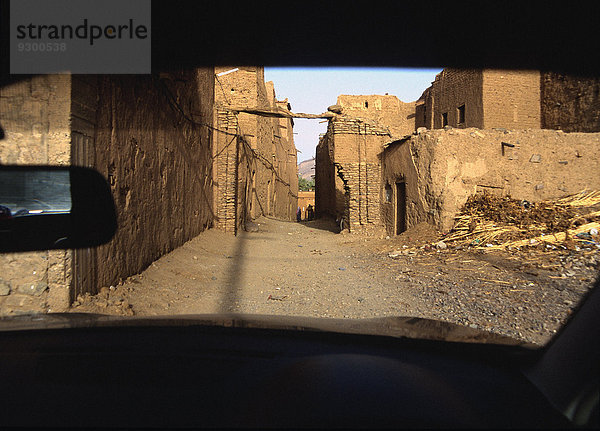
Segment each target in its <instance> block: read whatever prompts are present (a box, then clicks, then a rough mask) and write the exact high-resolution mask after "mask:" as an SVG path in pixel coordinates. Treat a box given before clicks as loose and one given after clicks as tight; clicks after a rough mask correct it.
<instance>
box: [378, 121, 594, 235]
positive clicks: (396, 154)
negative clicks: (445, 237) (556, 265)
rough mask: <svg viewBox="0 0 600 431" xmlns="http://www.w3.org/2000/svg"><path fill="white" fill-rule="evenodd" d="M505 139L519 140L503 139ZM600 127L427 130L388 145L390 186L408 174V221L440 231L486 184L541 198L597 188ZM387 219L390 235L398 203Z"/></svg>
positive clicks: (387, 210) (386, 211) (387, 206)
mask: <svg viewBox="0 0 600 431" xmlns="http://www.w3.org/2000/svg"><path fill="white" fill-rule="evenodd" d="M502 142H505V143H507V144H510V145H514V147H509V146H504V153H503V151H502V148H503V145H502ZM599 164H600V133H563V132H561V131H552V130H540V129H536V130H533V129H527V130H507V131H506V132H503V131H499V130H487V129H486V130H480V129H476V128H469V129H451V130H430V131H425V132H422V133H419V134H415V135H413V136H412V137H410V138H409V139H407V140H405V141H403V142H396V143H394V144H392V145H390V146H389V147H388V148H386V150H385V152H384V155H383V168H382V170H383V171H382V185H381V190H382V193H385V185H386V184H391V185H393V184H394V183H395V182H396V181H402V180H403V181H406V195H407V197H406V209H407V220H406V224H407V227H408V228H410V227H411V226H414V225H415V224H417V223H419V222H422V221H426V222H428V223H430V224H432V225H435V226H436V227H437V228H438V229H440V230H442V231H447V230H449V229H450V228H451V227H452V225H453V219H454V216H455V215H456V214H457V213H458V211H459V210H460V208H461V207H462V205H463V204H464V203H465V202H466V200H467V198H468V197H469V196H470V195H472V194H474V193H477V192H483V191H489V192H492V193H497V194H500V195H504V196H512V197H513V198H515V199H525V200H529V201H533V202H536V201H540V200H544V199H554V198H560V197H564V196H567V195H570V194H574V193H577V192H580V191H582V190H584V189H595V190H599V189H600V176H599V175H597V170H598V165H599ZM394 201H395V196H393V197H392V200H391V203H386V202H384V203H383V204H382V210H381V211H382V218H383V221H384V223H385V226H386V230H387V232H388V234H393V229H394V220H393V218H394V212H393V211H394V209H393V203H394Z"/></svg>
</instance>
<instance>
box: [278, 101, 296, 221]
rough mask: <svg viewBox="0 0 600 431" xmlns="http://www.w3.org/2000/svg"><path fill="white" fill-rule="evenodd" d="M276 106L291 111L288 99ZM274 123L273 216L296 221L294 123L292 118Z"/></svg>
mask: <svg viewBox="0 0 600 431" xmlns="http://www.w3.org/2000/svg"><path fill="white" fill-rule="evenodd" d="M275 106H276V107H278V108H279V109H285V110H288V111H289V110H290V105H289V103H288V101H287V99H285V100H282V101H278V100H275ZM273 122H274V129H273V133H274V139H273V146H274V149H275V151H274V154H275V160H276V169H277V172H278V175H276V176H275V178H274V180H275V193H274V194H273V211H274V212H273V216H274V217H276V218H278V219H281V220H289V221H294V220H295V219H296V209H297V207H298V167H297V164H298V161H297V153H296V146H295V145H294V130H293V125H294V122H293V119H291V118H275V119H274V120H273Z"/></svg>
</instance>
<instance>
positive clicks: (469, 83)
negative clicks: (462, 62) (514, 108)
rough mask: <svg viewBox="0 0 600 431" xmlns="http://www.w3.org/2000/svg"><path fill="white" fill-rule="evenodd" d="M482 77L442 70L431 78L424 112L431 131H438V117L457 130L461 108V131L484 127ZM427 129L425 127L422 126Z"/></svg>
mask: <svg viewBox="0 0 600 431" xmlns="http://www.w3.org/2000/svg"><path fill="white" fill-rule="evenodd" d="M482 86H483V73H482V71H481V70H463V69H451V68H448V69H444V70H443V71H442V72H441V73H439V74H438V75H437V76H436V77H435V81H434V82H433V84H432V86H431V94H430V95H429V96H430V97H429V98H428V100H427V102H429V103H431V105H430V106H427V107H426V109H427V111H428V112H429V113H431V115H432V116H433V128H434V129H441V128H442V127H443V125H442V114H444V113H446V114H447V116H448V125H450V126H452V127H458V126H459V123H458V107H459V106H461V105H465V123H464V125H463V126H461V127H480V128H483V127H484V107H483V88H482ZM426 127H427V126H426Z"/></svg>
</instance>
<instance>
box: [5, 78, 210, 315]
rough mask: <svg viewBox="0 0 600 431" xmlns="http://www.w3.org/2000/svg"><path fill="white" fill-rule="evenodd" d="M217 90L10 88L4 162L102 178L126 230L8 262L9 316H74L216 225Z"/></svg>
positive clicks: (41, 84) (77, 83) (169, 84)
mask: <svg viewBox="0 0 600 431" xmlns="http://www.w3.org/2000/svg"><path fill="white" fill-rule="evenodd" d="M213 88H214V71H213V69H212V68H206V69H198V70H191V71H172V72H165V73H161V74H160V75H153V76H141V75H140V76H128V75H102V76H95V75H85V76H76V75H68V74H64V75H46V76H36V77H33V78H29V79H26V80H23V81H19V82H16V83H14V84H12V85H8V86H6V87H3V88H2V89H1V90H0V123H1V124H2V127H3V129H4V131H5V134H6V136H5V139H4V140H3V141H2V142H0V163H5V164H51V165H57V164H59V165H60V164H64V165H69V164H74V165H81V166H87V167H92V168H95V169H96V170H98V171H99V172H100V173H101V174H102V175H104V176H105V178H107V180H108V182H109V184H110V187H111V190H112V193H113V198H114V199H115V203H116V207H117V212H118V213H117V217H118V225H119V229H118V231H117V233H116V235H115V237H114V238H113V239H112V240H111V241H110V242H109V243H108V244H105V245H103V246H100V247H98V248H93V249H83V250H75V251H72V250H66V251H48V252H36V253H20V254H18V255H16V254H4V255H1V256H0V267H1V268H2V270H3V275H2V277H1V278H2V281H0V284H2V286H3V287H4V288H3V289H2V291H1V292H0V293H1V295H0V311H1V312H2V313H19V312H24V311H27V312H31V311H47V310H50V311H63V310H65V309H66V308H67V307H68V305H69V303H70V302H71V301H72V300H73V299H74V298H76V296H77V295H78V294H80V293H86V292H89V293H96V291H97V289H98V286H109V285H111V284H116V283H117V282H118V281H119V279H121V278H125V277H127V276H129V275H132V274H135V273H138V272H140V271H141V270H143V269H144V268H145V267H146V266H148V265H149V264H150V263H151V262H152V261H154V260H156V259H157V258H158V257H160V256H161V255H163V254H165V253H167V252H169V251H170V250H173V249H174V248H176V247H178V246H180V245H182V244H183V243H184V242H185V241H187V240H189V239H191V238H193V237H194V236H196V235H197V234H198V233H200V232H201V231H203V230H204V229H206V228H207V227H209V226H210V225H211V223H212V220H213V210H212V185H211V184H210V178H211V169H212V163H211V130H210V127H206V126H207V125H208V126H210V125H211V124H212V115H213V99H214V96H213ZM106 262H110V264H108V265H107V264H105V263H106ZM32 286H33V287H32Z"/></svg>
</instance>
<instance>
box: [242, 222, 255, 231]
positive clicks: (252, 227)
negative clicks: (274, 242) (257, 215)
mask: <svg viewBox="0 0 600 431" xmlns="http://www.w3.org/2000/svg"><path fill="white" fill-rule="evenodd" d="M244 228H245V230H246V232H258V224H256V223H254V222H251V221H248V222H246V225H245V226H244Z"/></svg>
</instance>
